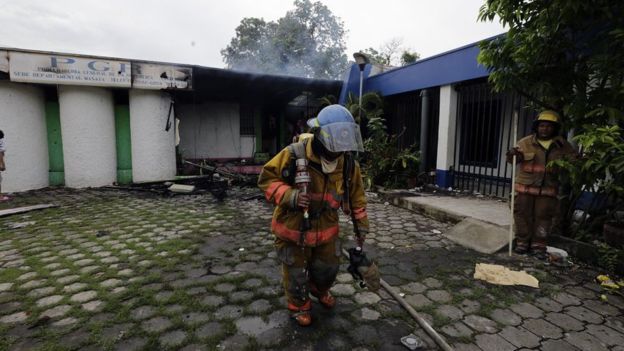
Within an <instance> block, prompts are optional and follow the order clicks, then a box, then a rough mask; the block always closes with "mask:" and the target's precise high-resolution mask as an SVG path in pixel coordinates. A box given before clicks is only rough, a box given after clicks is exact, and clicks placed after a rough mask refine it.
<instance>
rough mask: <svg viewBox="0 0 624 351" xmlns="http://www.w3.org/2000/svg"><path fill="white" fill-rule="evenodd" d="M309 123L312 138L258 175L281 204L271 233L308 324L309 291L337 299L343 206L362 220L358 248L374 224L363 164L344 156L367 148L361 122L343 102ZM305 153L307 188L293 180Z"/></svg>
mask: <svg viewBox="0 0 624 351" xmlns="http://www.w3.org/2000/svg"><path fill="white" fill-rule="evenodd" d="M308 125H309V126H310V127H311V128H312V130H311V132H312V133H313V136H311V137H309V138H307V139H304V140H303V141H300V142H298V143H294V144H291V145H290V146H289V147H287V148H284V149H283V150H282V151H281V152H280V153H278V154H277V155H276V156H275V157H274V158H273V159H271V160H270V161H269V162H267V163H266V164H265V165H264V168H263V169H262V173H261V174H260V177H259V179H258V186H259V187H260V188H261V189H262V190H263V191H264V193H265V197H266V199H267V201H269V202H271V203H272V204H274V205H276V208H275V211H274V212H273V219H272V222H271V231H272V232H273V234H274V235H275V248H276V250H277V257H278V259H279V260H280V261H281V263H282V275H283V278H282V281H283V286H284V290H285V292H286V297H287V299H288V309H289V310H291V311H292V312H293V316H294V317H295V319H296V320H297V322H298V323H299V324H300V325H302V326H306V325H309V324H310V323H311V322H312V316H311V314H310V310H311V307H312V305H311V301H310V296H309V295H310V294H312V295H313V296H315V297H316V298H317V299H318V301H319V303H321V304H322V305H323V306H325V307H327V308H332V307H334V305H335V304H336V299H335V298H334V297H333V296H332V295H331V294H330V292H329V289H330V288H331V286H332V285H333V283H334V281H335V279H336V275H337V273H338V268H339V265H340V257H341V255H342V252H341V245H340V241H339V240H338V232H339V225H338V210H339V209H342V211H343V212H344V213H345V214H346V215H349V216H351V217H352V218H353V219H354V220H355V221H356V224H357V228H358V229H359V235H358V236H357V240H358V245H359V246H361V245H362V244H363V241H364V237H365V236H366V234H367V233H368V228H369V225H368V217H367V215H366V198H365V194H364V186H363V181H362V176H361V173H360V167H359V165H358V163H357V162H355V161H352V160H350V158H349V155H346V154H345V153H348V152H350V151H363V147H362V139H361V135H360V130H359V126H358V125H357V124H356V123H355V121H354V119H353V116H351V114H350V113H349V111H348V110H347V109H346V108H344V107H342V106H340V105H331V106H327V107H325V108H324V109H323V110H321V112H320V113H319V115H318V117H316V118H313V119H311V120H309V121H308ZM298 159H306V160H307V173H308V174H309V178H306V179H307V183H306V184H305V188H302V187H301V186H297V184H295V182H294V180H293V178H294V174H293V173H294V172H296V170H295V167H294V166H293V164H294V163H296V162H298V161H297V160H298ZM345 159H346V160H345ZM299 185H301V184H299ZM347 191H348V193H347ZM304 212H306V213H307V214H306V216H307V219H306V220H304ZM306 226H307V227H306Z"/></svg>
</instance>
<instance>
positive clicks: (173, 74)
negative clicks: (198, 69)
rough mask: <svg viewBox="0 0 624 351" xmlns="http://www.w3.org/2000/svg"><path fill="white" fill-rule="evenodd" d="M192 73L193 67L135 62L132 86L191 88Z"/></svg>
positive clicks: (145, 87) (142, 87)
mask: <svg viewBox="0 0 624 351" xmlns="http://www.w3.org/2000/svg"><path fill="white" fill-rule="evenodd" d="M192 73H193V69H192V68H191V67H182V66H168V65H158V64H149V63H134V62H133V63H132V87H133V88H139V89H184V90H190V89H191V88H192V79H193V77H192Z"/></svg>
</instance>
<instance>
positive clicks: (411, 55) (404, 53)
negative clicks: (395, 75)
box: [361, 38, 420, 66]
mask: <svg viewBox="0 0 624 351" xmlns="http://www.w3.org/2000/svg"><path fill="white" fill-rule="evenodd" d="M361 52H363V53H365V54H366V55H367V56H368V58H369V59H370V60H371V61H372V62H374V63H379V64H382V65H387V66H405V65H407V64H410V63H412V62H416V60H418V59H419V58H420V55H419V54H418V53H417V52H415V51H414V52H412V51H411V49H409V48H405V47H404V46H403V39H401V38H392V39H390V40H388V41H386V42H384V43H383V44H382V45H381V46H380V47H379V50H375V49H373V48H368V49H365V50H361ZM399 53H401V55H400V56H399Z"/></svg>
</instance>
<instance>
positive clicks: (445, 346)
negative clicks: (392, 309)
mask: <svg viewBox="0 0 624 351" xmlns="http://www.w3.org/2000/svg"><path fill="white" fill-rule="evenodd" d="M342 254H343V255H345V256H346V257H347V258H348V257H349V253H348V252H347V250H345V249H342ZM379 283H380V284H381V286H383V288H384V289H385V290H386V291H387V292H388V294H390V296H392V297H393V298H394V299H395V300H396V301H397V302H398V303H399V304H400V305H401V306H403V308H405V309H406V310H407V313H409V314H410V316H412V318H414V320H416V322H417V323H418V324H419V325H420V326H421V327H422V328H423V329H424V330H425V332H426V333H427V334H429V336H430V337H431V338H432V339H433V341H434V342H435V343H436V344H437V345H438V346H440V348H441V349H442V350H444V351H453V348H452V347H451V346H450V345H449V344H448V343H447V342H446V341H445V340H444V339H443V338H442V337H441V336H440V334H438V332H436V331H435V329H433V328H432V327H431V326H430V325H429V323H427V321H426V320H425V319H424V318H422V317H421V316H420V315H419V314H418V312H416V310H415V309H414V308H413V307H412V306H410V304H409V303H407V301H405V299H404V298H402V297H401V295H399V294H398V293H397V291H396V289H393V288H392V286H391V285H390V284H388V283H386V281H385V280H383V279H381V278H379Z"/></svg>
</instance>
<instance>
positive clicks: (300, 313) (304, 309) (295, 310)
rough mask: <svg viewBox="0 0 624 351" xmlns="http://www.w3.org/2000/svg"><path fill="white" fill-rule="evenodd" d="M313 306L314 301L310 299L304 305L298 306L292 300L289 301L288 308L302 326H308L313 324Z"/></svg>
mask: <svg viewBox="0 0 624 351" xmlns="http://www.w3.org/2000/svg"><path fill="white" fill-rule="evenodd" d="M311 308H312V301H310V300H308V301H306V303H304V304H303V306H297V305H295V304H293V303H292V302H288V309H289V310H290V311H291V312H292V316H293V318H295V320H296V321H297V323H299V325H300V326H302V327H307V326H308V325H310V324H312V314H311V313H310V309H311Z"/></svg>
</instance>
